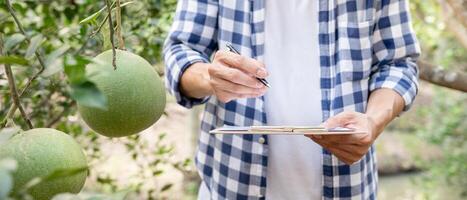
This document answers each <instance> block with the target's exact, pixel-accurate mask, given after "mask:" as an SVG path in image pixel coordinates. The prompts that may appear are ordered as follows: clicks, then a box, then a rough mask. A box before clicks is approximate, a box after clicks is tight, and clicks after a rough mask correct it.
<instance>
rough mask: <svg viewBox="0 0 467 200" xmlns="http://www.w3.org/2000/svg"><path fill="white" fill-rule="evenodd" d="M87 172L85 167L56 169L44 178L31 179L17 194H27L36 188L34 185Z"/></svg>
mask: <svg viewBox="0 0 467 200" xmlns="http://www.w3.org/2000/svg"><path fill="white" fill-rule="evenodd" d="M87 170H88V167H87V166H86V167H78V168H70V169H57V170H55V171H53V172H52V173H49V174H48V175H46V176H42V177H35V178H33V179H31V180H30V181H28V182H27V183H26V184H24V185H23V186H22V187H21V190H20V191H19V193H27V191H28V190H29V189H31V188H32V187H34V186H36V185H38V184H40V183H43V182H50V181H54V180H57V179H60V178H66V177H70V176H74V175H76V174H79V173H81V172H84V171H87Z"/></svg>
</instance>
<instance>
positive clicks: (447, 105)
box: [417, 89, 467, 197]
mask: <svg viewBox="0 0 467 200" xmlns="http://www.w3.org/2000/svg"><path fill="white" fill-rule="evenodd" d="M436 93H437V95H436V96H437V98H436V99H434V100H433V102H432V103H431V105H428V106H427V107H423V108H421V109H422V110H423V112H425V113H426V114H427V118H428V119H429V121H430V123H427V124H424V126H420V128H419V129H418V131H417V135H418V136H419V137H421V138H424V139H426V140H427V141H430V142H431V143H433V144H436V145H438V146H440V147H441V149H442V151H443V158H442V160H440V161H438V162H436V163H426V164H427V165H430V166H431V170H430V172H431V173H430V174H431V177H430V178H427V179H426V180H425V181H426V182H425V183H424V184H425V185H426V186H427V187H428V188H430V189H432V188H433V187H437V186H440V185H444V184H448V185H450V186H453V187H458V188H459V190H460V192H461V195H462V196H464V197H466V196H467V180H466V179H465V177H467V165H466V163H467V132H466V131H465V130H466V129H467V121H466V120H465V119H467V112H466V110H467V95H465V94H452V93H451V94H450V93H449V92H447V91H444V90H442V89H438V90H436ZM453 195H454V194H453Z"/></svg>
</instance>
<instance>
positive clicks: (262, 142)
mask: <svg viewBox="0 0 467 200" xmlns="http://www.w3.org/2000/svg"><path fill="white" fill-rule="evenodd" d="M258 142H259V143H260V144H264V142H266V139H264V137H259V138H258Z"/></svg>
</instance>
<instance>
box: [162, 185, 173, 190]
mask: <svg viewBox="0 0 467 200" xmlns="http://www.w3.org/2000/svg"><path fill="white" fill-rule="evenodd" d="M172 186H173V184H172V183H169V184H165V185H164V186H163V187H162V188H161V192H164V191H166V190H169V189H170V188H171V187H172Z"/></svg>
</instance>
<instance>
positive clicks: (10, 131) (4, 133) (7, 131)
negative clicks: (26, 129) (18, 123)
mask: <svg viewBox="0 0 467 200" xmlns="http://www.w3.org/2000/svg"><path fill="white" fill-rule="evenodd" d="M20 130H21V129H19V128H18V127H12V128H4V129H1V130H0V144H2V143H5V142H6V141H8V140H9V139H10V138H11V137H13V135H15V134H16V133H18V132H19V131H20Z"/></svg>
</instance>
